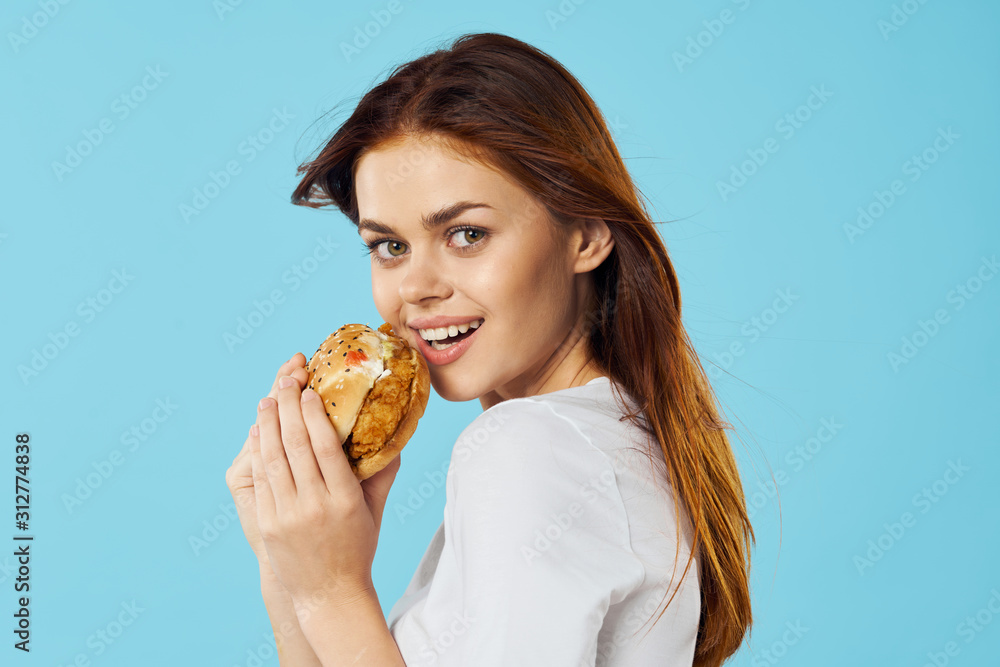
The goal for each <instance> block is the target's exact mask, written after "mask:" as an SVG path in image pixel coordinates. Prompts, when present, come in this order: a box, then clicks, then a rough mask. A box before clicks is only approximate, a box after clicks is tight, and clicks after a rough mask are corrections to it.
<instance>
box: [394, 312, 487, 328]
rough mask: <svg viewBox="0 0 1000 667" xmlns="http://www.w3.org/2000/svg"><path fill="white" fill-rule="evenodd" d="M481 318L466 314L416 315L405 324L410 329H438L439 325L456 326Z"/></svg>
mask: <svg viewBox="0 0 1000 667" xmlns="http://www.w3.org/2000/svg"><path fill="white" fill-rule="evenodd" d="M481 319H483V318H482V317H479V316H478V315H467V316H464V317H463V316H461V315H460V316H458V317H448V316H445V315H438V316H437V317H418V318H417V319H415V320H410V321H409V322H408V323H407V325H408V326H409V327H410V328H411V329H415V330H416V329H439V328H441V327H450V326H452V325H454V326H458V325H459V324H466V323H468V322H478V321H479V320H481Z"/></svg>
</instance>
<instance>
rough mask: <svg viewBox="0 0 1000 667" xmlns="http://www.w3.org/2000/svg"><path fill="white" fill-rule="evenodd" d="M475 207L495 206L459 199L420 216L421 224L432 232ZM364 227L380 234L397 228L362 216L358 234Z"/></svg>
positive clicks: (390, 232) (391, 231)
mask: <svg viewBox="0 0 1000 667" xmlns="http://www.w3.org/2000/svg"><path fill="white" fill-rule="evenodd" d="M473 208H490V209H491V208H493V207H492V206H490V205H489V204H485V203H482V202H474V201H459V202H455V203H454V204H449V205H447V206H444V207H442V208H440V209H438V210H437V211H434V212H433V213H429V214H427V215H424V216H421V218H420V224H421V226H422V227H423V228H424V230H425V231H428V232H430V231H433V230H434V229H436V228H438V227H440V226H441V225H445V224H447V223H449V222H451V221H452V220H454V219H455V218H457V217H458V216H460V215H461V214H462V213H465V212H466V211H468V210H469V209H473ZM363 229H368V230H371V231H373V232H376V233H378V234H395V233H396V230H394V229H393V228H392V227H390V226H388V225H385V224H383V223H381V222H379V221H378V220H372V219H370V218H362V219H361V220H360V221H359V222H358V234H360V233H361V230H363Z"/></svg>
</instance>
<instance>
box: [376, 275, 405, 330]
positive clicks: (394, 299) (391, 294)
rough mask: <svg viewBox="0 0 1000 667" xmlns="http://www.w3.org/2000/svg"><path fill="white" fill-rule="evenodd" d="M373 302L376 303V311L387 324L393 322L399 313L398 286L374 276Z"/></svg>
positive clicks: (383, 278)
mask: <svg viewBox="0 0 1000 667" xmlns="http://www.w3.org/2000/svg"><path fill="white" fill-rule="evenodd" d="M372 301H373V302H374V303H375V310H377V311H378V312H379V315H381V316H382V319H384V320H385V321H386V322H392V321H393V318H394V317H395V316H396V315H398V313H399V304H400V300H399V289H398V286H397V285H396V284H395V283H393V281H392V280H389V279H387V278H385V277H378V276H376V275H375V274H373V275H372Z"/></svg>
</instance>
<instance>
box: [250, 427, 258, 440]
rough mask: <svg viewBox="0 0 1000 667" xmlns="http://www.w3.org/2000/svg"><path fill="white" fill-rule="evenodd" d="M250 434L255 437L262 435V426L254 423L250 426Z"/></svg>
mask: <svg viewBox="0 0 1000 667" xmlns="http://www.w3.org/2000/svg"><path fill="white" fill-rule="evenodd" d="M250 435H252V436H253V437H255V438H256V437H257V436H259V435H260V427H259V426H257V425H256V424H254V425H253V426H251V427H250Z"/></svg>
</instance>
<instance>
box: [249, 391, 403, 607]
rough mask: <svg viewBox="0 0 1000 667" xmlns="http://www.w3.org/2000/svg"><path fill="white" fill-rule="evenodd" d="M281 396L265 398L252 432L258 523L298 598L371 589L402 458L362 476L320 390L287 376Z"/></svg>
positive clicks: (340, 596) (344, 596)
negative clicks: (387, 504)
mask: <svg viewBox="0 0 1000 667" xmlns="http://www.w3.org/2000/svg"><path fill="white" fill-rule="evenodd" d="M276 402H277V405H275V400H274V399H273V398H270V397H269V398H265V399H263V400H262V401H261V405H260V406H259V409H258V414H257V425H256V426H255V427H253V428H251V431H250V438H249V450H250V461H251V468H252V470H253V487H254V494H255V500H256V506H257V523H258V525H259V527H260V535H261V538H262V541H263V544H264V548H265V552H266V554H267V557H268V559H269V562H270V564H271V567H272V568H273V569H274V573H275V574H276V575H277V576H278V578H279V579H280V580H281V582H282V583H283V584H284V586H285V589H286V590H287V591H288V592H289V594H290V595H291V596H292V598H293V599H297V600H303V599H304V598H307V597H310V595H312V597H316V595H317V594H318V592H322V593H323V596H324V597H327V594H329V595H331V596H332V600H333V601H334V603H337V602H347V601H352V600H354V599H356V598H358V597H360V596H364V595H367V594H370V593H371V592H372V591H373V590H374V588H373V585H372V581H371V566H372V561H373V560H374V558H375V548H376V546H377V545H378V536H379V530H380V528H381V524H382V512H383V510H384V509H385V500H386V496H387V495H388V494H389V489H390V488H391V487H392V483H393V481H394V480H395V478H396V472H397V471H398V470H399V464H400V457H399V456H397V457H396V458H395V459H394V460H393V461H392V463H390V464H389V465H388V466H387V467H386V468H384V469H383V470H381V471H379V472H378V473H377V474H375V475H373V476H372V477H370V478H368V479H366V480H364V481H363V482H358V479H357V478H356V477H355V476H354V473H353V471H352V470H351V466H350V464H349V463H348V461H347V456H346V455H345V454H344V450H343V446H342V443H341V441H340V438H339V437H338V436H337V432H336V431H335V430H334V428H333V424H332V423H331V422H330V418H329V417H327V415H326V410H325V409H324V407H323V401H322V400H320V398H319V395H318V394H317V393H316V392H314V391H313V390H311V389H306V390H305V391H302V390H301V389H300V384H299V383H297V382H295V381H294V380H292V381H290V382H287V383H286V382H285V381H284V378H281V380H280V381H279V385H278V396H277V401H276Z"/></svg>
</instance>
